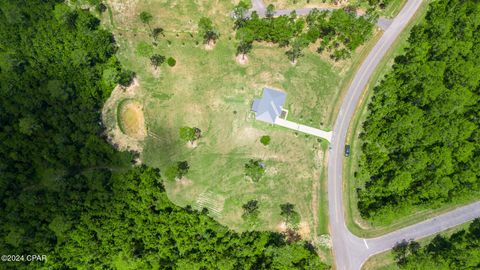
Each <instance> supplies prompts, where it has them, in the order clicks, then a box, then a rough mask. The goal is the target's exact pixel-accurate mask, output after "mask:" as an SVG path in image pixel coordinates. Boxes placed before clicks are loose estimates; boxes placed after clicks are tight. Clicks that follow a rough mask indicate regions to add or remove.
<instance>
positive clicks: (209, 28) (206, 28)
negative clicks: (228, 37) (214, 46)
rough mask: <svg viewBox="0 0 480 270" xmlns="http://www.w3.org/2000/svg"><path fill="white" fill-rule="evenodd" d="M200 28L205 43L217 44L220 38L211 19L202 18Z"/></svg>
mask: <svg viewBox="0 0 480 270" xmlns="http://www.w3.org/2000/svg"><path fill="white" fill-rule="evenodd" d="M198 28H199V29H200V33H201V35H202V37H203V43H205V44H210V43H215V41H216V40H217V38H218V32H217V30H215V29H214V27H213V23H212V20H210V18H207V17H202V18H200V21H199V22H198Z"/></svg>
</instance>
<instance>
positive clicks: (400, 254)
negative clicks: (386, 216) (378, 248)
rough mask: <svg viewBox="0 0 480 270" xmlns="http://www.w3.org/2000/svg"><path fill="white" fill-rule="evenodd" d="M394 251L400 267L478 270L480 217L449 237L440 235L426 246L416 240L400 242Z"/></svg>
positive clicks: (479, 263)
mask: <svg viewBox="0 0 480 270" xmlns="http://www.w3.org/2000/svg"><path fill="white" fill-rule="evenodd" d="M393 253H394V255H395V258H396V262H397V265H398V266H399V267H400V269H412V270H416V269H438V270H450V269H459V270H463V269H465V270H466V269H478V268H479V267H480V219H478V218H477V219H476V220H474V221H473V222H472V223H471V224H470V225H469V227H468V229H467V230H460V231H458V232H456V233H454V234H452V235H451V236H449V237H446V236H442V235H437V236H436V237H435V238H434V239H433V240H431V241H430V243H428V244H427V245H425V246H423V247H420V245H419V244H418V243H416V242H410V243H407V242H404V243H400V245H398V246H397V247H396V248H395V249H394V252H393Z"/></svg>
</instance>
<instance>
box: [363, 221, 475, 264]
mask: <svg viewBox="0 0 480 270" xmlns="http://www.w3.org/2000/svg"><path fill="white" fill-rule="evenodd" d="M470 223H471V222H467V223H464V224H461V225H458V226H455V227H453V228H450V229H448V230H446V231H443V232H441V233H438V234H434V235H430V236H428V237H425V238H422V239H420V240H418V241H417V242H418V243H420V245H422V246H425V245H427V244H428V243H429V242H430V241H431V240H432V239H433V238H434V237H435V236H437V235H439V234H440V235H442V236H445V237H449V236H450V235H452V234H454V233H456V232H458V231H460V230H464V229H468V226H469V225H470ZM362 270H400V268H399V267H398V266H397V264H396V263H395V257H394V254H393V253H392V251H386V252H382V253H380V254H377V255H375V256H372V257H370V258H369V259H368V260H367V261H366V262H365V263H364V264H363V266H362Z"/></svg>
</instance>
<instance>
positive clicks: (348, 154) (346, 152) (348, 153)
mask: <svg viewBox="0 0 480 270" xmlns="http://www.w3.org/2000/svg"><path fill="white" fill-rule="evenodd" d="M345 156H346V157H349V156H350V145H349V144H347V145H345Z"/></svg>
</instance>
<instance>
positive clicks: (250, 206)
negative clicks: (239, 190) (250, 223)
mask: <svg viewBox="0 0 480 270" xmlns="http://www.w3.org/2000/svg"><path fill="white" fill-rule="evenodd" d="M242 208H243V212H244V215H250V214H253V213H255V212H258V201H257V200H250V201H248V202H247V203H245V204H244V205H242Z"/></svg>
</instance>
